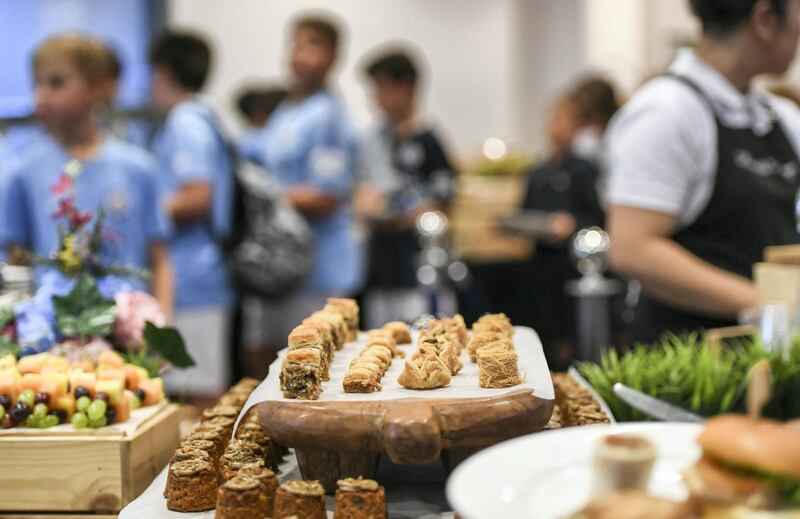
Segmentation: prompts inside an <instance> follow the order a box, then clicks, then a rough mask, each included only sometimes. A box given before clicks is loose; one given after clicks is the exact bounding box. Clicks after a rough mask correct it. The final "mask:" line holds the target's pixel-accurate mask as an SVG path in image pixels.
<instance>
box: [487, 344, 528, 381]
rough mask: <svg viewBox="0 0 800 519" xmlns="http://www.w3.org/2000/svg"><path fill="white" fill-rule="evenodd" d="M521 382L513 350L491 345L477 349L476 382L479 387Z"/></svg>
mask: <svg viewBox="0 0 800 519" xmlns="http://www.w3.org/2000/svg"><path fill="white" fill-rule="evenodd" d="M521 383H522V377H520V375H519V368H518V367H517V354H516V353H515V352H513V351H508V350H504V349H493V348H492V347H491V346H490V347H485V348H481V349H480V350H478V384H479V385H480V386H481V387H483V388H501V387H511V386H516V385H517V384H521Z"/></svg>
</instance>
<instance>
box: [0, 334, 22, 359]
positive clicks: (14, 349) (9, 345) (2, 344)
mask: <svg viewBox="0 0 800 519" xmlns="http://www.w3.org/2000/svg"><path fill="white" fill-rule="evenodd" d="M19 352H20V349H19V346H18V345H17V343H15V342H14V341H12V340H11V337H9V336H8V335H0V359H1V358H3V357H5V356H6V355H8V354H11V355H13V356H15V357H19Z"/></svg>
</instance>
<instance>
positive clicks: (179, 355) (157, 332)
mask: <svg viewBox="0 0 800 519" xmlns="http://www.w3.org/2000/svg"><path fill="white" fill-rule="evenodd" d="M143 336H144V340H145V341H146V342H147V345H148V346H149V347H150V348H152V349H153V350H155V351H156V352H157V353H159V354H160V355H161V356H163V357H164V358H165V359H167V360H168V361H169V362H170V363H171V364H172V365H173V366H175V367H177V368H190V367H192V366H194V359H192V357H191V356H190V355H189V353H188V352H187V351H186V344H185V343H184V342H183V337H181V334H180V332H179V331H178V330H176V329H175V328H169V327H165V328H159V327H158V326H156V325H154V324H153V323H151V322H150V321H147V323H146V324H145V327H144V334H143Z"/></svg>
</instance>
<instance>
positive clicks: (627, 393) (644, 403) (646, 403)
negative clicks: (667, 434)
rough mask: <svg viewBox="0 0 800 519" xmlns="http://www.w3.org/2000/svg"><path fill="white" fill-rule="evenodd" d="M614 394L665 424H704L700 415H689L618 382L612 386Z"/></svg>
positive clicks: (703, 419) (676, 407)
mask: <svg viewBox="0 0 800 519" xmlns="http://www.w3.org/2000/svg"><path fill="white" fill-rule="evenodd" d="M614 394H616V395H617V396H618V397H619V398H620V399H622V401H624V402H626V403H627V404H630V405H631V406H633V407H635V408H636V409H638V410H640V411H642V412H644V413H647V414H648V415H650V416H652V417H653V418H658V419H659V420H662V421H665V422H689V423H703V422H705V418H703V417H702V416H700V415H696V414H694V413H690V412H689V411H686V410H685V409H681V408H680V407H678V406H675V405H672V404H670V403H668V402H665V401H663V400H661V399H659V398H654V397H652V396H650V395H648V394H645V393H642V392H641V391H637V390H635V389H633V388H632V387H628V386H626V385H625V384H622V383H620V382H617V383H616V384H614Z"/></svg>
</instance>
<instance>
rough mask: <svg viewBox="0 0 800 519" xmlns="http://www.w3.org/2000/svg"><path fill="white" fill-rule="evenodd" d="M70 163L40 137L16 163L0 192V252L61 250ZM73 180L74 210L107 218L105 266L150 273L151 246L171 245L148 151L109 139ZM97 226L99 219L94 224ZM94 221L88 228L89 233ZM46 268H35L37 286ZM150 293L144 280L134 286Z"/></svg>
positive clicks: (42, 253) (44, 254)
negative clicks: (61, 210) (64, 180)
mask: <svg viewBox="0 0 800 519" xmlns="http://www.w3.org/2000/svg"><path fill="white" fill-rule="evenodd" d="M70 160H71V157H70V156H69V155H68V154H67V152H66V151H65V150H64V149H63V148H62V147H61V146H60V145H59V144H58V143H57V142H56V141H55V140H54V139H53V138H51V137H50V136H49V135H46V134H45V135H41V136H40V137H38V138H37V139H36V140H35V142H32V143H31V144H30V145H29V146H27V147H26V148H25V150H24V151H23V152H22V154H21V155H20V156H19V157H18V158H15V160H14V161H13V163H12V164H11V166H10V168H9V171H8V172H7V174H5V175H4V178H5V182H4V185H5V187H4V188H2V189H0V246H2V248H3V249H5V248H7V247H8V246H9V245H14V244H16V245H24V246H26V247H28V248H29V249H30V250H31V251H32V252H33V253H35V254H37V255H38V256H42V257H50V256H52V254H53V253H54V252H56V250H57V248H58V230H57V229H58V224H59V221H58V220H56V219H54V218H53V213H54V212H55V211H56V209H57V207H58V199H59V197H60V195H56V194H54V193H53V190H52V187H53V185H54V184H55V183H56V182H57V181H58V180H59V178H60V176H61V174H62V172H63V171H64V167H65V165H66V164H67V163H68V162H69V161H70ZM82 164H83V167H82V169H81V172H80V174H79V175H78V177H77V178H76V179H75V187H74V189H75V203H76V206H77V208H78V209H79V210H80V211H89V212H91V213H92V215H93V218H96V217H97V214H98V209H99V208H100V207H102V208H103V210H104V211H105V214H106V220H105V224H104V229H105V241H104V246H103V251H102V253H101V261H102V262H103V264H104V265H106V266H119V267H126V268H133V269H138V270H147V269H149V268H150V253H149V247H150V245H151V244H152V243H153V242H155V241H162V240H165V239H166V237H167V235H168V233H169V229H168V224H167V222H166V220H165V219H164V217H163V215H162V213H161V211H160V210H159V198H160V192H159V189H158V175H159V173H158V165H157V163H156V162H155V160H154V159H153V157H152V156H151V155H150V154H149V153H147V152H146V151H145V150H143V149H141V148H138V147H136V146H133V145H130V144H126V143H124V142H122V141H119V140H116V139H114V138H112V137H105V138H104V140H103V143H102V145H101V148H100V150H99V151H98V153H97V156H96V157H95V158H93V159H91V160H88V161H83V162H82ZM93 221H94V220H93ZM93 221H92V222H91V223H90V224H88V225H87V228H91V225H92V224H93ZM43 275H44V270H43V269H37V275H36V279H37V283H39V282H41V279H42V276H43ZM136 285H137V288H141V289H144V288H146V284H145V283H144V282H143V281H138V282H137V283H136Z"/></svg>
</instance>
